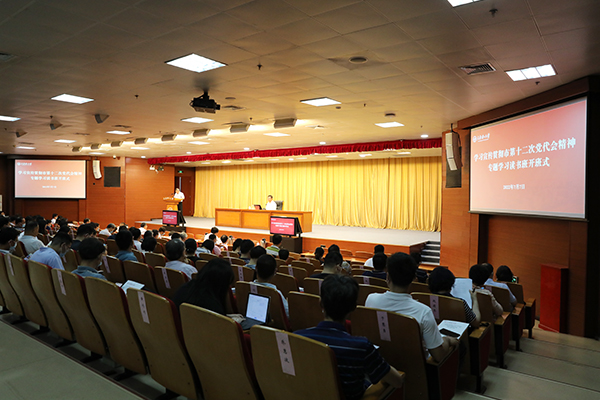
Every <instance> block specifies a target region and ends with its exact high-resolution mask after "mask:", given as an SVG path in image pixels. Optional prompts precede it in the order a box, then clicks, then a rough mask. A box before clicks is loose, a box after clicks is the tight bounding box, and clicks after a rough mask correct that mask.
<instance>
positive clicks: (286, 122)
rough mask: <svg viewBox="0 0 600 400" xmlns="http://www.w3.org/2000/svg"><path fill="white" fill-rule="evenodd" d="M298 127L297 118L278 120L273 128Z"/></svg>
mask: <svg viewBox="0 0 600 400" xmlns="http://www.w3.org/2000/svg"><path fill="white" fill-rule="evenodd" d="M294 125H296V118H283V119H276V120H275V123H274V124H273V128H275V129H279V128H293V127H294Z"/></svg>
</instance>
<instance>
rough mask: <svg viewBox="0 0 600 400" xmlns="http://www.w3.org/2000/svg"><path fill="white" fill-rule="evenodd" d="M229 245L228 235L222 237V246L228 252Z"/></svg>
mask: <svg viewBox="0 0 600 400" xmlns="http://www.w3.org/2000/svg"><path fill="white" fill-rule="evenodd" d="M228 243H229V237H228V236H227V235H221V246H223V247H224V248H225V250H227V244H228Z"/></svg>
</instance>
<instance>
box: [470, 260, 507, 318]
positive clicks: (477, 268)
mask: <svg viewBox="0 0 600 400" xmlns="http://www.w3.org/2000/svg"><path fill="white" fill-rule="evenodd" d="M489 277H490V273H489V269H488V268H487V267H486V266H485V265H483V264H475V265H473V266H472V267H471V269H470V270H469V278H470V279H471V280H472V281H473V292H475V293H484V294H487V295H489V296H491V298H492V309H493V310H494V316H496V317H499V316H501V315H502V313H503V312H504V310H503V309H502V306H501V305H500V303H498V301H497V300H496V298H495V297H494V295H493V294H492V292H490V291H489V290H487V289H486V288H485V285H486V284H487V280H488V279H489Z"/></svg>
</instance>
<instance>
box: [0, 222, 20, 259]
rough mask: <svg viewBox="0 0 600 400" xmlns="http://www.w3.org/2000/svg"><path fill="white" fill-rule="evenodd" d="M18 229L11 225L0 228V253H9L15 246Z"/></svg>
mask: <svg viewBox="0 0 600 400" xmlns="http://www.w3.org/2000/svg"><path fill="white" fill-rule="evenodd" d="M18 239H19V231H18V230H16V229H15V228H12V227H4V228H2V229H0V253H4V254H10V253H12V252H13V251H14V250H15V247H17V241H18Z"/></svg>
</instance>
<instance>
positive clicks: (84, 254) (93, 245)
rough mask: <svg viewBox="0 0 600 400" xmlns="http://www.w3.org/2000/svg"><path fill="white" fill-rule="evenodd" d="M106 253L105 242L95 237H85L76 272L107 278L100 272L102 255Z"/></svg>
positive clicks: (80, 274)
mask: <svg viewBox="0 0 600 400" xmlns="http://www.w3.org/2000/svg"><path fill="white" fill-rule="evenodd" d="M105 254H106V249H105V247H104V244H103V243H102V242H101V241H99V240H98V239H96V238H94V237H90V238H87V239H84V240H83V241H82V242H81V244H80V245H79V257H80V258H81V262H80V263H79V266H78V267H77V269H76V270H75V271H73V273H74V274H76V275H79V276H82V277H84V278H85V277H88V276H89V277H92V278H98V279H104V280H106V277H105V276H104V275H102V274H101V273H100V272H98V269H99V268H100V267H101V266H102V256H104V255H105Z"/></svg>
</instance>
